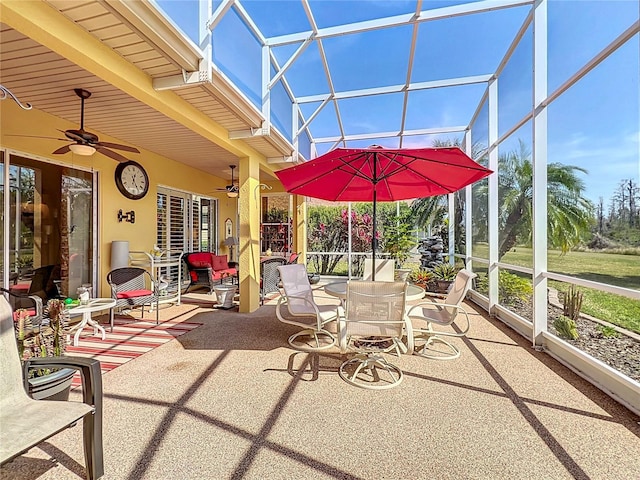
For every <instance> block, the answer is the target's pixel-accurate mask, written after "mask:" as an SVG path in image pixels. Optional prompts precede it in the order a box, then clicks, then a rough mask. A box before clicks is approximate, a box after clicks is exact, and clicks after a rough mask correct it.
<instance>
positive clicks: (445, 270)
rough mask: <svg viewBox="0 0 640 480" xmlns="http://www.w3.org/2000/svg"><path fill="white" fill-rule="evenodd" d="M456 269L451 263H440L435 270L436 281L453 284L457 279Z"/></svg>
mask: <svg viewBox="0 0 640 480" xmlns="http://www.w3.org/2000/svg"><path fill="white" fill-rule="evenodd" d="M457 273H458V272H457V270H456V267H454V266H453V265H451V264H450V263H440V264H438V265H436V266H435V267H434V268H433V276H434V277H435V279H436V280H445V281H449V282H452V281H453V280H455V278H456V274H457Z"/></svg>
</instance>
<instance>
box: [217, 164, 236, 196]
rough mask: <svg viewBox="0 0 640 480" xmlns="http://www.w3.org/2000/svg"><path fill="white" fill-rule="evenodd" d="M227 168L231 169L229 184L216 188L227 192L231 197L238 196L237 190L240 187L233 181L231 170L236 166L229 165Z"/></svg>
mask: <svg viewBox="0 0 640 480" xmlns="http://www.w3.org/2000/svg"><path fill="white" fill-rule="evenodd" d="M229 168H230V169H231V185H227V186H226V187H224V188H218V189H217V190H219V191H221V192H227V197H231V198H233V197H237V196H238V192H239V190H240V189H239V187H238V185H237V184H236V183H235V182H234V181H233V171H234V170H235V168H236V166H235V165H229Z"/></svg>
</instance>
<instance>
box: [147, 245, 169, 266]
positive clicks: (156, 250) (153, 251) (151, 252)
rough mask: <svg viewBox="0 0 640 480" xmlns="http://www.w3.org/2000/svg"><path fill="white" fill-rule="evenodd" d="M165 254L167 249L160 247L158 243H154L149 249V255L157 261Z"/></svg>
mask: <svg viewBox="0 0 640 480" xmlns="http://www.w3.org/2000/svg"><path fill="white" fill-rule="evenodd" d="M164 254H165V251H164V250H162V249H160V248H158V246H157V245H154V246H153V248H152V249H151V250H149V255H151V256H152V257H153V259H154V260H155V261H156V262H157V261H159V260H161V259H162V256H163V255H164Z"/></svg>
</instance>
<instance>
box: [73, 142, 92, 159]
mask: <svg viewBox="0 0 640 480" xmlns="http://www.w3.org/2000/svg"><path fill="white" fill-rule="evenodd" d="M69 150H71V151H72V152H73V153H75V154H76V155H84V156H87V157H88V156H89V155H93V154H94V153H96V149H95V148H93V147H92V146H91V145H83V144H81V143H73V144H71V145H69Z"/></svg>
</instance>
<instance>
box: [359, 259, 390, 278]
mask: <svg viewBox="0 0 640 480" xmlns="http://www.w3.org/2000/svg"><path fill="white" fill-rule="evenodd" d="M395 269H396V262H395V260H384V259H380V258H376V282H393V279H394V274H395ZM362 280H364V281H369V280H373V260H372V259H371V258H365V260H364V274H363V275H362Z"/></svg>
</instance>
